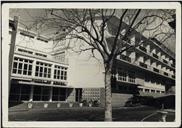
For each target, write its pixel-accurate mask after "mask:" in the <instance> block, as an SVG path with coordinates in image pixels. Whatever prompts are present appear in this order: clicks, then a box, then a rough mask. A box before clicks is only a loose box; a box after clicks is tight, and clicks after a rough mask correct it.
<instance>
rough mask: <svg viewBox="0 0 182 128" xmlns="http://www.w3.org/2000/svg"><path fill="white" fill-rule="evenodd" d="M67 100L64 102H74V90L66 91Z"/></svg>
mask: <svg viewBox="0 0 182 128" xmlns="http://www.w3.org/2000/svg"><path fill="white" fill-rule="evenodd" d="M67 92H68V93H67V96H68V97H67V99H66V101H67V102H75V93H76V91H75V88H73V89H71V88H70V89H67Z"/></svg>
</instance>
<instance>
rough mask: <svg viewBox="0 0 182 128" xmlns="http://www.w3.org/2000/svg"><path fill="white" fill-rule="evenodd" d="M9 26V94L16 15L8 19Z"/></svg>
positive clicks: (16, 22) (16, 25) (16, 24)
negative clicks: (12, 18)
mask: <svg viewBox="0 0 182 128" xmlns="http://www.w3.org/2000/svg"><path fill="white" fill-rule="evenodd" d="M9 27H10V28H11V29H12V31H11V42H10V50H9V95H10V89H11V72H12V64H13V56H14V49H15V41H16V33H17V27H18V17H17V16H15V17H14V20H9Z"/></svg>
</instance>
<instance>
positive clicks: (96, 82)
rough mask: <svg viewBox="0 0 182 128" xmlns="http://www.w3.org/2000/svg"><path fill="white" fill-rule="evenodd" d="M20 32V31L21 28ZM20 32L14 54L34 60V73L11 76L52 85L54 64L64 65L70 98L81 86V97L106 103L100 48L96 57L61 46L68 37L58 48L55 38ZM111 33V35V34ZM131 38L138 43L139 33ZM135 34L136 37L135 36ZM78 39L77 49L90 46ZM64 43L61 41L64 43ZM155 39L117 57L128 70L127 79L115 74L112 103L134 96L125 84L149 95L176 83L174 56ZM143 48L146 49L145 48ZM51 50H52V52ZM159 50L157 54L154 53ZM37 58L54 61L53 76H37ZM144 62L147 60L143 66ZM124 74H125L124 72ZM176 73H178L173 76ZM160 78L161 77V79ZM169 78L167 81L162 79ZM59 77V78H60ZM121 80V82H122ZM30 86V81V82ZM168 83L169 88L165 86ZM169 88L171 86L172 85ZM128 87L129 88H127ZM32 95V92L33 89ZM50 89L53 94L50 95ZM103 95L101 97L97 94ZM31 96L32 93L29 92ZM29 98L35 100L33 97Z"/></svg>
mask: <svg viewBox="0 0 182 128" xmlns="http://www.w3.org/2000/svg"><path fill="white" fill-rule="evenodd" d="M20 32H21V31H20ZM20 32H18V35H17V40H16V46H17V47H16V49H15V55H14V56H17V57H22V58H27V59H31V60H33V70H32V74H33V75H31V76H24V75H17V74H12V77H14V78H19V79H21V80H27V79H28V80H32V79H39V80H45V81H49V80H50V81H51V84H49V86H53V82H54V81H55V80H54V77H53V75H54V65H60V66H63V67H67V68H68V72H67V75H68V78H67V80H65V81H63V80H61V82H65V83H66V86H67V87H69V88H67V89H66V90H67V99H66V101H68V102H74V101H75V96H76V91H75V88H82V89H83V90H82V98H83V99H87V100H91V99H92V100H94V99H99V100H100V101H101V104H102V105H103V106H104V104H105V103H104V99H105V94H104V66H103V63H102V59H101V56H100V54H99V53H98V52H94V53H95V56H96V57H97V59H95V58H92V57H91V54H92V53H91V52H90V51H86V52H82V53H75V52H73V51H72V50H67V51H65V50H63V49H62V50H61V48H63V47H62V46H66V45H67V43H68V42H67V41H66V40H64V41H61V42H59V43H60V44H59V47H56V48H55V49H54V48H53V49H52V47H53V46H54V45H55V44H54V41H49V42H44V41H40V40H37V38H38V36H36V35H34V36H33V37H27V36H22V35H21V34H20ZM109 34H111V33H108V37H109V36H110V35H109ZM133 34H136V36H135V35H134V36H133V37H132V39H131V41H132V43H135V40H138V37H137V36H138V35H137V34H138V33H137V32H135V33H133ZM135 38H136V39H135ZM74 41H75V40H72V43H73V44H71V45H73V46H74V48H75V49H76V50H79V49H78V48H79V47H80V46H84V48H88V47H89V46H87V45H83V44H84V43H83V42H82V41H80V40H77V42H76V45H75V44H74V43H75V42H74ZM62 43H63V44H64V45H61V44H62ZM153 43H154V42H150V41H149V42H147V44H146V45H143V46H142V48H136V50H135V51H132V52H131V51H127V52H124V53H123V54H122V55H124V57H125V59H124V58H122V57H121V56H120V57H118V61H120V62H121V64H119V65H118V66H117V68H118V69H124V70H125V71H126V72H127V73H126V80H124V81H122V80H121V79H119V76H120V77H121V76H122V75H123V74H119V72H118V73H117V74H116V85H115V89H116V91H114V92H112V103H113V106H123V105H124V104H125V102H126V101H127V100H128V99H129V98H130V97H131V96H133V92H128V93H126V92H122V91H121V92H120V91H118V90H117V89H118V88H122V87H123V85H124V86H125V87H127V88H129V87H130V86H132V87H138V89H139V94H140V95H143V96H144V95H148V96H154V97H155V96H161V95H164V93H165V91H166V90H168V89H169V88H170V87H171V86H173V85H174V82H175V79H174V78H173V77H172V75H175V68H174V67H175V66H172V65H173V64H175V60H174V59H173V58H172V57H170V56H169V55H167V53H165V52H164V51H162V50H161V51H160V48H157V47H159V46H157V45H155V44H153ZM18 48H22V49H24V50H30V51H32V52H33V54H32V55H28V54H27V53H20V52H19V51H18ZM142 49H143V50H142ZM36 52H37V53H41V54H45V55H47V57H40V56H39V57H38V56H36V55H35V53H36ZM58 52H64V55H62V54H61V53H59V54H58ZM50 53H51V54H50ZM153 53H154V54H157V56H158V57H157V58H156V57H155V55H154V54H153ZM57 54H58V55H59V57H62V58H64V59H65V60H66V59H67V60H68V64H69V65H67V64H65V61H64V60H63V61H64V62H60V61H61V60H62V59H60V60H59V62H57V61H56V57H57ZM164 60H166V61H167V62H165V61H164ZM37 61H41V62H44V63H49V64H51V65H52V66H51V70H52V72H51V78H49V79H47V78H38V77H36V76H35V75H34V74H35V67H36V63H35V62H37ZM141 64H145V65H144V66H142V65H141ZM154 67H155V68H157V69H158V70H159V71H158V72H156V71H154ZM130 71H132V72H134V76H133V79H134V81H133V82H131V81H129V72H130ZM164 72H167V73H168V75H167V76H166V75H164ZM149 74H153V75H156V76H157V77H159V78H157V79H156V78H154V77H152V76H151V75H149ZM124 75H125V74H124ZM145 76H149V78H150V79H149V80H147V79H146V77H145ZM174 77H175V76H174ZM158 79H161V81H162V82H158ZM164 80H166V81H167V82H163V81H164ZM58 81H60V80H58ZM119 83H122V84H121V85H120V84H119ZM30 86H31V85H30ZM40 86H46V85H44V84H41V85H40ZM56 86H62V85H56ZM166 87H167V89H166ZM169 90H170V89H169ZM125 91H126V90H125ZM30 95H31V93H30ZM51 95H52V94H51V92H50V96H51ZM99 96H100V98H98V97H99ZM30 97H31V96H30ZM30 100H32V99H31V98H30ZM49 101H52V99H51V98H50V97H49Z"/></svg>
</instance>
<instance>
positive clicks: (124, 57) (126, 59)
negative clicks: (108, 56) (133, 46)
mask: <svg viewBox="0 0 182 128" xmlns="http://www.w3.org/2000/svg"><path fill="white" fill-rule="evenodd" d="M120 59H122V60H125V61H128V62H130V63H131V58H130V57H128V56H126V55H120Z"/></svg>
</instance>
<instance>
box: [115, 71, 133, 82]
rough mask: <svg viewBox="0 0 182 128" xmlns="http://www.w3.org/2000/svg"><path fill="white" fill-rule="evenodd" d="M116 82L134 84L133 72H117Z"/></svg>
mask: <svg viewBox="0 0 182 128" xmlns="http://www.w3.org/2000/svg"><path fill="white" fill-rule="evenodd" d="M118 80H119V81H127V82H131V83H135V72H131V71H124V70H119V71H118Z"/></svg>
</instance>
